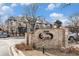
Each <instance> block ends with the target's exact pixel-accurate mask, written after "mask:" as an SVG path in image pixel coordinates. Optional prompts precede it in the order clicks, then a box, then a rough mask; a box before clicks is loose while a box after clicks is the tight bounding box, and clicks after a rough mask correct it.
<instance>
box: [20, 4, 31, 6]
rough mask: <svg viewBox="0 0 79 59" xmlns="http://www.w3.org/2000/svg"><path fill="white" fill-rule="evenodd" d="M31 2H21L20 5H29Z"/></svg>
mask: <svg viewBox="0 0 79 59" xmlns="http://www.w3.org/2000/svg"><path fill="white" fill-rule="evenodd" d="M30 4H31V3H20V5H22V6H24V5H25V6H28V5H30Z"/></svg>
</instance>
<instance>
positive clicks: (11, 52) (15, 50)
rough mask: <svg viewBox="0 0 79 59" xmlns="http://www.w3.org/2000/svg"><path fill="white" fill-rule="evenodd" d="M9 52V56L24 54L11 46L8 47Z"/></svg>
mask: <svg viewBox="0 0 79 59" xmlns="http://www.w3.org/2000/svg"><path fill="white" fill-rule="evenodd" d="M9 54H10V56H25V55H24V54H23V53H22V52H21V51H20V50H17V49H16V48H15V47H13V46H11V47H10V51H9Z"/></svg>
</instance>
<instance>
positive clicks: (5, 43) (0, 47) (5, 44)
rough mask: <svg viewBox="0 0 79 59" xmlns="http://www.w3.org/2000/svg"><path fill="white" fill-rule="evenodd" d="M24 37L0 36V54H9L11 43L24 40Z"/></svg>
mask: <svg viewBox="0 0 79 59" xmlns="http://www.w3.org/2000/svg"><path fill="white" fill-rule="evenodd" d="M24 41H25V39H24V38H19V37H18V38H17V37H9V38H0V56H10V55H9V47H10V46H11V45H13V44H16V43H20V42H24Z"/></svg>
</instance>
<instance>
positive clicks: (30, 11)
mask: <svg viewBox="0 0 79 59" xmlns="http://www.w3.org/2000/svg"><path fill="white" fill-rule="evenodd" d="M38 8H39V6H38V4H30V5H29V6H24V13H23V14H24V15H25V16H26V19H25V20H26V21H27V20H28V23H29V24H31V25H32V30H33V31H34V30H35V23H36V21H37V18H38V16H37V14H36V13H37V10H38ZM26 26H27V24H26ZM29 27H30V26H29Z"/></svg>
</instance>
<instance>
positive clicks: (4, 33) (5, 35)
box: [0, 31, 9, 38]
mask: <svg viewBox="0 0 79 59" xmlns="http://www.w3.org/2000/svg"><path fill="white" fill-rule="evenodd" d="M6 37H9V34H8V33H7V32H2V31H0V38H6Z"/></svg>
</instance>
